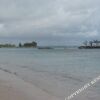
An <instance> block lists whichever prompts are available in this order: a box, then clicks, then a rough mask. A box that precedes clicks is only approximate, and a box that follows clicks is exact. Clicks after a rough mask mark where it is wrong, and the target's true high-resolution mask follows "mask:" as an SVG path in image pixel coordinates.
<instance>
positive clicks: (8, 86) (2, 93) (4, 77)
mask: <svg viewBox="0 0 100 100" xmlns="http://www.w3.org/2000/svg"><path fill="white" fill-rule="evenodd" d="M0 100H60V99H58V98H56V97H53V96H51V95H49V94H47V93H45V92H44V91H42V90H41V89H39V88H37V87H35V86H34V85H33V84H30V83H27V82H25V81H24V80H22V79H20V78H18V77H17V76H16V75H12V74H10V73H7V72H4V71H2V70H0Z"/></svg>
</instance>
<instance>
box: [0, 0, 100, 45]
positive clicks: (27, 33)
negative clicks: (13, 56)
mask: <svg viewBox="0 0 100 100" xmlns="http://www.w3.org/2000/svg"><path fill="white" fill-rule="evenodd" d="M99 4H100V1H99V0H84V1H83V0H9V1H8V0H0V37H1V38H4V39H12V40H14V39H16V40H17V39H18V40H21V39H23V40H25V39H26V40H32V39H35V40H36V41H39V43H40V44H42V43H43V44H49V43H51V44H54V43H55V44H57V43H58V44H59V43H60V44H63V43H66V44H67V43H72V44H73V43H78V42H80V41H83V40H85V39H97V38H98V39H99V38H100V33H99V32H100V28H99V26H100V13H99V11H100V6H99Z"/></svg>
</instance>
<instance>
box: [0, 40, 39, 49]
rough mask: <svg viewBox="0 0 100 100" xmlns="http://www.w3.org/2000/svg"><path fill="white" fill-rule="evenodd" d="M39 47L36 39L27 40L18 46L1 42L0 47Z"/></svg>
mask: <svg viewBox="0 0 100 100" xmlns="http://www.w3.org/2000/svg"><path fill="white" fill-rule="evenodd" d="M36 47H37V43H36V42H35V41H33V42H26V43H24V44H22V43H19V45H18V46H16V45H15V44H8V43H6V44H0V48H36Z"/></svg>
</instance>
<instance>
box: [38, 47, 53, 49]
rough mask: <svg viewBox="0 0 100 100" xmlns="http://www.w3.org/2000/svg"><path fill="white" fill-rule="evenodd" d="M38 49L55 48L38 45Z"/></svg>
mask: <svg viewBox="0 0 100 100" xmlns="http://www.w3.org/2000/svg"><path fill="white" fill-rule="evenodd" d="M38 49H53V48H52V47H38Z"/></svg>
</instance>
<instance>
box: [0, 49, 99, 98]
mask: <svg viewBox="0 0 100 100" xmlns="http://www.w3.org/2000/svg"><path fill="white" fill-rule="evenodd" d="M0 70H3V71H5V72H7V73H10V74H14V75H16V76H17V77H19V78H21V79H22V80H24V81H25V82H29V83H30V84H33V85H35V86H36V87H38V88H40V89H41V90H43V91H45V92H47V93H48V94H50V95H53V96H56V97H58V98H61V100H64V99H65V97H67V96H69V95H71V94H72V93H73V92H75V91H76V90H78V89H80V88H81V87H83V86H84V85H85V84H86V83H88V82H90V81H91V80H93V79H94V78H96V77H98V76H100V50H99V49H92V50H89V49H87V50H86V49H83V50H80V49H77V48H65V49H63V48H62V49H58V48H57V49H32V48H31V49H25V48H22V49H20V48H16V49H8V48H7V49H3V48H1V49H0ZM73 100H100V81H99V82H97V83H95V85H93V86H91V87H89V88H88V89H87V90H85V91H84V92H82V93H81V94H79V95H78V96H76V97H75V98H73Z"/></svg>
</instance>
